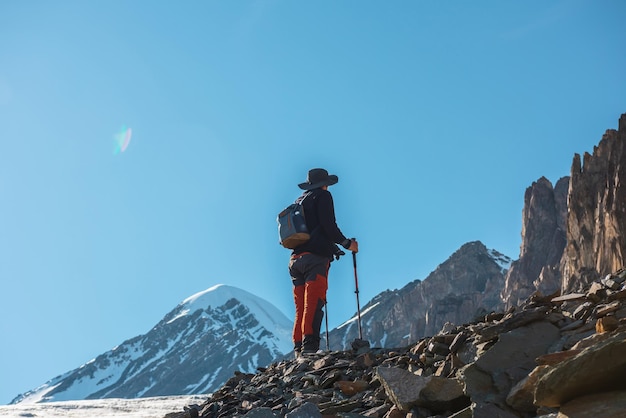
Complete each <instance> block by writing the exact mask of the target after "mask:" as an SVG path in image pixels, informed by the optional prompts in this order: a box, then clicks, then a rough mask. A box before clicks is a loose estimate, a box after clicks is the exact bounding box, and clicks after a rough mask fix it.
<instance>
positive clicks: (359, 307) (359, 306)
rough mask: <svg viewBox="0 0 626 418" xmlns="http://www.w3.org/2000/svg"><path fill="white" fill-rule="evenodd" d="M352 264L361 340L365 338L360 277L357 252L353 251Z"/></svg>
mask: <svg viewBox="0 0 626 418" xmlns="http://www.w3.org/2000/svg"><path fill="white" fill-rule="evenodd" d="M352 264H353V265H354V286H355V290H354V293H356V314H357V319H358V324H359V340H362V339H363V330H362V329H361V304H360V303H359V278H358V276H357V274H356V253H355V252H354V251H353V252H352Z"/></svg>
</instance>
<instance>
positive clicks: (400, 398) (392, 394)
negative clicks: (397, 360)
mask: <svg viewBox="0 0 626 418" xmlns="http://www.w3.org/2000/svg"><path fill="white" fill-rule="evenodd" d="M376 375H377V376H378V379H379V380H380V382H381V384H382V385H383V388H384V389H385V393H386V394H387V396H388V397H389V399H391V401H392V402H393V403H394V405H396V406H397V407H398V408H399V409H400V410H402V411H405V412H408V411H409V410H410V409H411V407H412V406H414V405H417V403H418V401H419V397H420V392H421V391H422V389H423V388H424V387H425V386H426V378H424V377H421V376H416V375H414V374H413V373H410V372H408V371H406V370H404V369H400V368H398V367H378V368H376Z"/></svg>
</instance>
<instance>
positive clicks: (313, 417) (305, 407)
mask: <svg viewBox="0 0 626 418" xmlns="http://www.w3.org/2000/svg"><path fill="white" fill-rule="evenodd" d="M285 417H286V418H321V417H322V413H321V412H320V410H319V408H318V407H317V405H315V404H313V403H310V402H307V403H304V404H302V405H301V406H299V407H298V408H296V409H294V410H293V411H291V412H289V413H288V414H287V415H285Z"/></svg>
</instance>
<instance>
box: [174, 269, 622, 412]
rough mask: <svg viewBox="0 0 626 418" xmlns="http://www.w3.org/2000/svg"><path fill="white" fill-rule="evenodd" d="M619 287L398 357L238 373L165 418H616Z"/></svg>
mask: <svg viewBox="0 0 626 418" xmlns="http://www.w3.org/2000/svg"><path fill="white" fill-rule="evenodd" d="M625 280H626V271H619V272H616V273H615V274H614V275H609V276H607V277H605V278H603V279H602V280H600V281H597V282H594V283H592V284H591V285H590V286H589V288H588V289H587V291H586V292H584V293H574V294H567V295H563V296H554V295H553V296H545V297H544V296H541V295H539V294H535V295H532V296H531V297H530V298H529V299H528V300H526V301H525V302H524V303H523V304H522V305H520V306H518V307H513V308H510V309H509V310H508V311H507V312H502V313H491V314H488V315H486V316H484V317H483V318H481V319H480V320H477V321H473V322H470V323H466V324H464V325H460V326H456V325H453V324H446V325H445V326H444V327H443V329H442V330H441V331H440V332H438V333H436V334H435V335H434V336H432V337H428V338H423V339H421V340H420V341H418V342H417V343H415V344H412V345H409V346H406V347H403V348H396V349H389V348H385V349H383V348H372V349H369V348H363V347H361V348H360V349H359V350H358V351H356V350H348V351H333V352H323V353H322V352H320V353H318V354H312V355H309V356H304V357H300V358H297V359H294V360H285V361H281V362H276V363H272V364H271V365H270V366H269V367H267V368H260V369H259V370H258V373H256V374H251V373H250V374H248V373H236V374H235V375H234V376H233V377H232V378H231V379H230V380H229V381H228V382H227V383H226V384H225V385H224V386H223V387H221V388H220V389H219V390H217V391H216V392H215V393H213V394H212V395H211V396H210V397H209V398H208V399H207V400H206V402H204V403H203V404H201V405H190V406H188V407H186V408H185V410H184V411H181V412H172V413H170V414H168V415H167V416H166V418H193V417H203V418H215V417H243V416H246V417H268V418H269V417H282V416H286V417H292V418H295V417H331V416H337V417H352V418H356V417H378V418H396V417H411V418H416V417H455V418H465V417H490V418H491V417H495V418H498V417H500V418H509V417H510V418H514V417H545V418H548V417H551V418H557V417H558V418H565V417H578V418H582V417H589V418H591V417H621V416H624V414H626V381H625V380H624V379H623V376H624V373H625V372H626V356H624V355H622V354H623V352H624V350H626V285H625Z"/></svg>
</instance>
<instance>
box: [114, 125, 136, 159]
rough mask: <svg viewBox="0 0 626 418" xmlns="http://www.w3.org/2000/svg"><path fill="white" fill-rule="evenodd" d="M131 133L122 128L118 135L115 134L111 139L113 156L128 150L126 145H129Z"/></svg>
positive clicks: (129, 130) (128, 129)
mask: <svg viewBox="0 0 626 418" xmlns="http://www.w3.org/2000/svg"><path fill="white" fill-rule="evenodd" d="M132 134H133V131H132V130H131V129H130V128H127V127H126V126H122V129H121V130H120V132H119V133H117V134H115V136H114V137H113V138H114V140H115V148H114V149H113V154H119V153H120V152H124V151H126V148H128V144H130V137H131V136H132Z"/></svg>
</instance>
